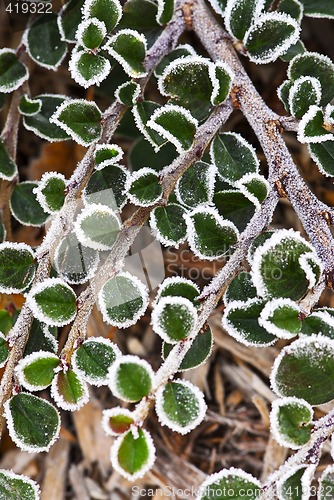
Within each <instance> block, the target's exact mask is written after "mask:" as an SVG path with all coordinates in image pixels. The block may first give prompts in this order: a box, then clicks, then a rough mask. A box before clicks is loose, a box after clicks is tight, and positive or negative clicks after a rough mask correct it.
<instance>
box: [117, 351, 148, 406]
mask: <svg viewBox="0 0 334 500" xmlns="http://www.w3.org/2000/svg"><path fill="white" fill-rule="evenodd" d="M153 377H154V373H153V370H152V368H151V365H150V364H149V363H148V362H147V361H145V360H144V359H140V358H138V356H131V355H127V356H120V357H118V358H117V359H116V360H115V361H114V363H113V364H112V365H111V367H110V369H109V387H110V390H111V392H112V393H113V395H114V396H115V397H117V398H119V399H122V400H123V401H129V402H136V401H140V400H141V399H142V398H144V397H145V396H148V395H149V393H150V390H151V387H152V383H153Z"/></svg>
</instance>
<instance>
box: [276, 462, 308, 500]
mask: <svg viewBox="0 0 334 500" xmlns="http://www.w3.org/2000/svg"><path fill="white" fill-rule="evenodd" d="M301 469H305V472H304V474H303V475H302V477H301V479H300V487H299V488H298V485H296V486H295V484H296V483H292V484H294V486H291V487H290V491H299V490H300V492H301V495H300V496H299V495H298V496H299V499H300V500H309V499H310V491H311V482H312V480H313V478H314V472H315V466H314V465H309V466H308V467H307V466H306V465H295V466H292V467H290V468H289V470H288V472H286V473H285V474H283V475H282V477H280V478H279V479H278V481H277V498H278V500H286V498H287V493H286V491H285V482H286V481H287V480H288V479H289V478H290V477H291V476H292V475H293V474H295V473H296V472H298V471H300V470H301ZM288 491H289V488H288Z"/></svg>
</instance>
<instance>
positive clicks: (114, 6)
mask: <svg viewBox="0 0 334 500" xmlns="http://www.w3.org/2000/svg"><path fill="white" fill-rule="evenodd" d="M82 13H83V18H84V19H90V18H92V17H94V18H97V19H98V20H99V21H102V22H104V23H105V25H106V27H107V30H108V33H110V32H111V31H112V30H113V29H114V28H115V27H116V26H117V24H118V23H119V21H120V19H121V17H122V5H121V3H120V2H119V1H118V0H86V1H85V3H84V5H83V8H82Z"/></svg>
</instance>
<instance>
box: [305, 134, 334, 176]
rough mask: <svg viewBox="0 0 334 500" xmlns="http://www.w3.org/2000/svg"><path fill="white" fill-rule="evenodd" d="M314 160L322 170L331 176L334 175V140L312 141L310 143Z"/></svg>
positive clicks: (309, 147)
mask: <svg viewBox="0 0 334 500" xmlns="http://www.w3.org/2000/svg"><path fill="white" fill-rule="evenodd" d="M308 149H309V153H310V156H311V158H312V160H313V161H314V162H315V163H316V164H317V167H318V168H319V170H320V172H321V173H322V174H323V175H327V176H329V177H333V176H334V141H324V142H320V143H311V144H309V145H308Z"/></svg>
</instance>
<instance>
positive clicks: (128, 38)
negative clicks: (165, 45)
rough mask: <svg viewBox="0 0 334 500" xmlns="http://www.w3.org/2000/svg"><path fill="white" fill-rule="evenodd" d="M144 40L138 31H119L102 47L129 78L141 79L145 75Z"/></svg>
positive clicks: (145, 44)
mask: <svg viewBox="0 0 334 500" xmlns="http://www.w3.org/2000/svg"><path fill="white" fill-rule="evenodd" d="M146 46H147V43H146V38H145V36H144V35H142V34H140V33H138V31H135V30H131V29H124V30H120V31H118V32H117V33H116V35H114V36H112V37H111V38H110V39H109V41H108V42H107V44H106V45H105V46H104V48H105V49H107V50H108V52H109V54H110V55H111V56H112V57H114V59H116V61H117V62H118V63H119V64H120V65H121V66H122V68H123V69H124V71H125V73H126V74H127V75H129V76H130V77H131V78H142V77H143V76H145V75H146V74H147V71H146V69H145V66H144V60H145V57H146Z"/></svg>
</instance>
